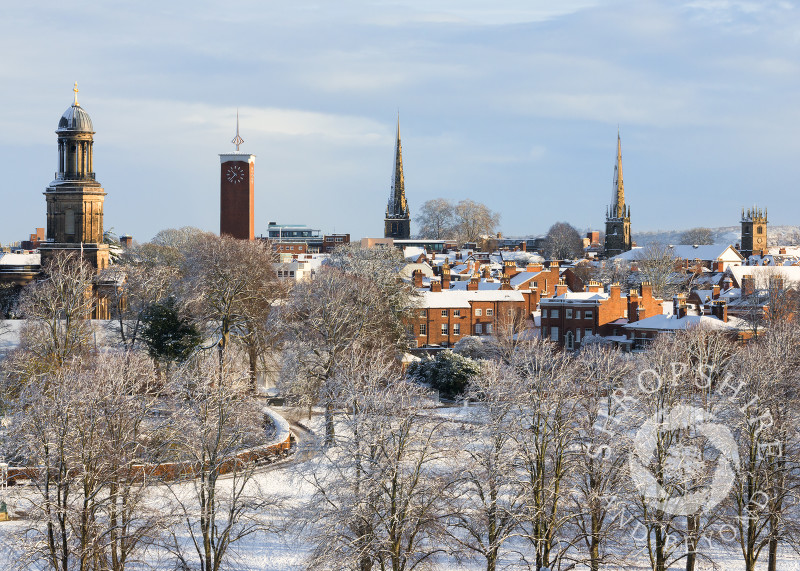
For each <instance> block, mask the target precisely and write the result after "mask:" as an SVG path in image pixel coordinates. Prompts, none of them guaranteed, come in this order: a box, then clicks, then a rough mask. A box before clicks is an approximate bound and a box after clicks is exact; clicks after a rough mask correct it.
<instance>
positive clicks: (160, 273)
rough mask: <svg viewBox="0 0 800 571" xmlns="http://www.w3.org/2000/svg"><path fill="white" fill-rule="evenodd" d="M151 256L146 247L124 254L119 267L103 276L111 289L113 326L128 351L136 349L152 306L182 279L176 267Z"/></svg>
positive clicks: (109, 270) (115, 266) (112, 267)
mask: <svg viewBox="0 0 800 571" xmlns="http://www.w3.org/2000/svg"><path fill="white" fill-rule="evenodd" d="M151 253H152V249H151V248H147V247H138V248H135V249H134V250H133V251H128V252H125V253H124V254H123V256H122V257H121V259H120V263H118V264H114V265H112V266H110V267H108V268H107V269H106V270H104V271H103V272H102V274H101V276H100V279H101V281H102V282H104V283H105V284H106V285H107V286H110V287H109V289H110V291H111V294H110V295H109V305H110V310H111V317H112V319H113V321H112V323H113V327H114V329H115V332H116V333H117V334H118V335H119V339H120V343H121V345H122V348H123V349H125V350H132V349H135V348H137V344H138V342H139V341H140V339H139V335H140V333H141V328H142V318H143V317H144V315H145V313H146V312H147V310H148V309H149V308H150V307H151V306H152V305H153V304H155V303H159V302H161V301H162V300H164V299H165V298H166V297H167V296H168V295H169V293H170V292H171V290H172V289H173V288H174V286H175V283H176V282H177V280H178V278H179V275H178V269H177V268H176V267H175V266H173V265H169V264H166V263H164V262H163V260H162V259H161V257H160V256H159V257H154V256H150V255H149V254H151Z"/></svg>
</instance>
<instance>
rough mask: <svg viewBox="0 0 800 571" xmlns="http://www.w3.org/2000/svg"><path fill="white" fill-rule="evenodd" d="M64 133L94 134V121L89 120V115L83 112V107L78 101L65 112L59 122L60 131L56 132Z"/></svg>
mask: <svg viewBox="0 0 800 571" xmlns="http://www.w3.org/2000/svg"><path fill="white" fill-rule="evenodd" d="M62 131H80V132H84V133H94V128H93V127H92V120H91V119H90V118H89V114H88V113H87V112H86V111H84V110H83V107H81V106H80V104H78V102H77V101H76V102H75V103H74V104H72V106H70V107H69V108H68V109H67V110H66V111H64V114H63V115H62V116H61V119H60V120H59V121H58V129H57V131H56V132H57V133H60V132H62Z"/></svg>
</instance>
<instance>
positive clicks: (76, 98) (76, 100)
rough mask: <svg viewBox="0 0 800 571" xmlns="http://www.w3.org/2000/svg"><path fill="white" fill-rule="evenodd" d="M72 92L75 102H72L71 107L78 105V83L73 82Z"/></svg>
mask: <svg viewBox="0 0 800 571" xmlns="http://www.w3.org/2000/svg"><path fill="white" fill-rule="evenodd" d="M72 91H74V92H75V101H74V102H73V105H80V104H79V103H78V82H77V81H76V82H75V87H73V88H72Z"/></svg>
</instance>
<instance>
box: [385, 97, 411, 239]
mask: <svg viewBox="0 0 800 571" xmlns="http://www.w3.org/2000/svg"><path fill="white" fill-rule="evenodd" d="M410 234H411V215H410V213H409V210H408V202H406V185H405V179H404V178H403V147H402V145H401V143H400V114H399V113H398V114H397V137H396V138H395V147H394V177H393V178H392V188H391V192H390V193H389V203H388V204H387V206H386V219H385V221H384V236H385V237H386V238H396V239H403V240H407V239H408V238H410V237H411V236H410Z"/></svg>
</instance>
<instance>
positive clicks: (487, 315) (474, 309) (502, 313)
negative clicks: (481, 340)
mask: <svg viewBox="0 0 800 571" xmlns="http://www.w3.org/2000/svg"><path fill="white" fill-rule="evenodd" d="M437 283H440V282H433V284H432V289H431V290H430V291H423V292H421V300H420V303H419V305H418V307H417V309H416V310H415V315H414V317H412V318H411V321H410V323H409V324H408V326H409V331H410V332H411V333H412V335H413V337H414V339H415V340H416V344H417V346H418V347H424V346H432V345H433V346H440V347H452V346H453V345H455V344H456V343H457V342H458V341H459V340H460V339H462V338H464V337H466V336H468V335H491V334H492V333H493V332H494V329H495V327H496V326H497V325H498V324H499V323H501V322H505V321H507V320H511V319H514V318H517V317H519V316H520V315H521V314H524V312H525V306H526V300H525V296H524V295H523V293H522V292H520V291H515V290H512V289H498V290H483V291H478V290H470V291H449V290H445V291H442V290H441V287H437V286H436V284H437Z"/></svg>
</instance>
